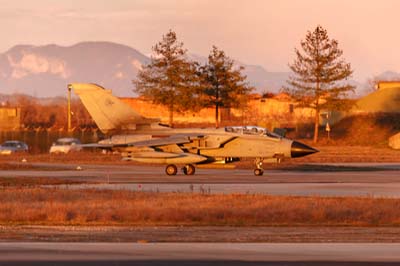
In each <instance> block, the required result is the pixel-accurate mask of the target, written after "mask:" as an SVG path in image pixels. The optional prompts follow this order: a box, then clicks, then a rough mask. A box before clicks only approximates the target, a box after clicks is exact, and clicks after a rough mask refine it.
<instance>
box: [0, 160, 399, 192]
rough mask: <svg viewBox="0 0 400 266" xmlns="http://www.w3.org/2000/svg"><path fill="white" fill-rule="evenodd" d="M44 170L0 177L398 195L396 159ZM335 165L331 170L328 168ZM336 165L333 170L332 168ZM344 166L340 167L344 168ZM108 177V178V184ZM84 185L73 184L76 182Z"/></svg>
mask: <svg viewBox="0 0 400 266" xmlns="http://www.w3.org/2000/svg"><path fill="white" fill-rule="evenodd" d="M36 166H37V167H46V168H47V170H2V171H0V177H51V178H65V179H70V180H81V181H93V182H101V183H106V184H99V185H89V186H95V187H98V188H103V189H131V190H143V191H161V192H190V191H195V192H210V193H267V194H272V195H320V196H377V197H382V196H383V197H400V165H399V164H387V163H385V164H346V165H344V167H347V168H348V167H353V168H352V170H351V171H350V170H346V169H347V168H340V165H337V164H336V165H334V166H335V167H338V168H332V165H330V166H326V168H327V169H330V170H329V171H325V170H324V169H325V166H320V165H319V166H318V168H317V170H313V171H310V170H307V171H304V170H299V169H296V170H270V171H268V172H266V173H265V175H264V176H262V177H257V176H254V175H253V173H252V171H251V170H246V169H197V172H196V174H195V175H194V176H185V175H183V174H181V173H180V174H178V175H176V176H167V175H165V174H164V168H163V167H160V166H137V165H136V166H126V165H122V166H121V165H120V166H115V165H86V166H81V168H82V170H76V168H77V166H78V165H68V164H36ZM332 169H333V170H332ZM335 169H336V170H335ZM343 169H344V171H343ZM108 183H110V184H108ZM87 186H88V185H84V186H72V185H69V186H68V187H69V188H74V187H75V188H80V187H87Z"/></svg>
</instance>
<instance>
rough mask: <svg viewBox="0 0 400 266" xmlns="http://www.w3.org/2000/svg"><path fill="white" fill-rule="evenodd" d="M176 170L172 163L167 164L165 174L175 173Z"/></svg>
mask: <svg viewBox="0 0 400 266" xmlns="http://www.w3.org/2000/svg"><path fill="white" fill-rule="evenodd" d="M177 172H178V168H176V166H175V165H174V164H169V165H167V167H166V168H165V173H166V174H167V175H176V173H177Z"/></svg>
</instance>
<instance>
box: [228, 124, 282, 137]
mask: <svg viewBox="0 0 400 266" xmlns="http://www.w3.org/2000/svg"><path fill="white" fill-rule="evenodd" d="M225 131H226V132H232V133H237V134H244V135H265V136H268V137H270V138H281V136H279V135H277V134H275V133H272V132H270V131H269V130H268V129H266V128H263V127H258V126H227V127H225Z"/></svg>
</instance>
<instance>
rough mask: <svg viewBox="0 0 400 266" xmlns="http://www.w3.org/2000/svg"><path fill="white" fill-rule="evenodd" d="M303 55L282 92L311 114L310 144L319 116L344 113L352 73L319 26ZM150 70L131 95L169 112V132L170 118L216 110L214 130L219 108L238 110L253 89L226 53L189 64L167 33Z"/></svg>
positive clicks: (141, 76) (311, 33)
mask: <svg viewBox="0 0 400 266" xmlns="http://www.w3.org/2000/svg"><path fill="white" fill-rule="evenodd" d="M300 44H301V49H297V48H295V55H296V57H295V59H294V62H293V63H292V64H289V67H290V69H291V70H292V75H291V76H290V78H289V80H288V81H287V84H288V85H287V86H286V87H285V88H283V91H284V92H286V93H288V94H289V95H291V96H292V98H293V100H294V101H296V102H297V103H298V104H297V106H299V107H309V108H312V109H314V110H315V119H314V142H317V140H318V129H319V117H320V112H321V110H326V109H328V110H341V109H345V108H348V105H347V101H346V97H347V93H348V92H350V91H353V90H354V86H351V85H349V84H348V83H347V82H346V80H347V79H348V78H349V77H350V76H351V75H352V73H353V70H352V69H351V66H350V64H349V63H346V61H345V60H344V59H343V58H342V54H343V51H342V50H341V49H339V48H338V41H337V40H335V39H330V38H329V36H328V33H327V31H326V30H325V29H324V28H323V27H322V26H320V25H318V26H317V27H316V28H315V30H314V31H308V32H307V34H306V38H305V40H302V41H301V43H300ZM152 50H153V55H152V56H151V61H150V63H149V64H148V65H146V66H144V67H143V69H142V70H141V71H140V72H139V74H138V76H137V78H136V79H135V80H134V81H133V83H134V85H135V89H134V91H135V92H136V93H138V94H139V95H142V96H144V97H146V98H148V99H151V100H152V101H153V102H154V103H157V104H162V105H165V106H167V107H168V110H169V124H170V125H171V126H173V115H174V112H179V111H186V110H192V111H196V110H197V109H200V108H203V107H214V109H215V126H216V127H218V125H219V119H218V117H219V109H220V108H221V107H226V108H231V107H240V106H243V105H244V104H245V103H246V102H247V96H248V95H249V93H251V91H252V90H253V89H254V88H253V87H251V86H250V85H249V83H248V81H247V79H246V76H245V75H244V74H243V73H242V71H243V70H244V68H243V67H237V66H235V64H234V61H233V60H232V59H230V58H229V57H228V56H227V55H226V54H225V52H224V51H222V50H221V49H219V48H218V47H216V46H213V47H212V50H211V52H210V54H209V56H208V60H207V62H206V63H205V64H203V65H201V64H200V63H198V62H195V61H193V60H190V59H189V58H188V55H187V50H186V49H185V48H184V47H183V43H182V42H180V41H178V39H177V36H176V33H175V32H174V31H172V30H170V31H169V32H168V33H167V34H165V35H164V36H163V37H162V40H161V41H160V42H158V43H157V44H156V45H155V46H154V47H153V48H152Z"/></svg>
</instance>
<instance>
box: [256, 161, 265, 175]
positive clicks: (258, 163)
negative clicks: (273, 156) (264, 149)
mask: <svg viewBox="0 0 400 266" xmlns="http://www.w3.org/2000/svg"><path fill="white" fill-rule="evenodd" d="M263 160H264V158H256V160H255V164H256V169H254V175H256V176H262V175H263V174H264V170H263V168H262V165H263Z"/></svg>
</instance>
